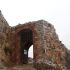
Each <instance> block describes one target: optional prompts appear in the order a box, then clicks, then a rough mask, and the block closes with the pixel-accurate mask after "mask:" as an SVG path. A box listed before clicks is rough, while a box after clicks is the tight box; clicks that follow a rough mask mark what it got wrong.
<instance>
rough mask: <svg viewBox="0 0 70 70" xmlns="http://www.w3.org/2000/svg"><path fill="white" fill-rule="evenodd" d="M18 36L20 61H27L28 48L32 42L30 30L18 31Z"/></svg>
mask: <svg viewBox="0 0 70 70" xmlns="http://www.w3.org/2000/svg"><path fill="white" fill-rule="evenodd" d="M19 37H20V62H21V63H22V64H24V63H25V64H26V63H28V50H29V48H30V46H31V45H32V44H33V37H32V30H30V29H25V30H22V31H20V32H19Z"/></svg>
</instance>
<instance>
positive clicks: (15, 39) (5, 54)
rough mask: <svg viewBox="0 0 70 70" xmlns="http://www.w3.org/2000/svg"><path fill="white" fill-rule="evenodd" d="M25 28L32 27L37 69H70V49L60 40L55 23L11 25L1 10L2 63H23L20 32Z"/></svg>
mask: <svg viewBox="0 0 70 70" xmlns="http://www.w3.org/2000/svg"><path fill="white" fill-rule="evenodd" d="M25 29H30V30H32V33H33V35H32V37H33V54H34V59H33V62H34V67H35V68H36V69H37V70H46V69H47V70H70V51H69V50H68V49H67V48H65V46H64V44H62V42H61V41H60V40H59V38H58V35H57V34H56V31H55V29H54V26H53V25H51V24H50V23H48V22H47V21H44V20H39V21H33V22H28V23H26V24H19V25H17V26H15V27H11V26H9V25H8V23H7V21H6V20H5V18H4V17H3V15H2V13H1V11H0V63H3V64H5V65H17V64H18V65H19V64H21V61H20V34H19V33H20V32H21V31H22V30H25ZM67 57H68V58H67Z"/></svg>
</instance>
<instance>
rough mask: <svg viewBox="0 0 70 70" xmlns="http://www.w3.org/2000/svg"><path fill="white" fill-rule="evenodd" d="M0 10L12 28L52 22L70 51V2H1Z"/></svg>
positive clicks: (8, 0) (16, 0)
mask: <svg viewBox="0 0 70 70" xmlns="http://www.w3.org/2000/svg"><path fill="white" fill-rule="evenodd" d="M0 10H1V11H2V13H3V15H4V17H5V18H6V20H7V21H8V23H9V25H10V26H15V25H17V24H20V23H21V24H23V23H25V22H29V21H37V20H40V19H44V20H46V21H48V22H50V23H51V24H52V25H54V27H55V29H56V33H57V34H58V36H59V39H60V40H61V41H62V43H63V44H65V46H66V47H67V48H68V49H70V0H0Z"/></svg>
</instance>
